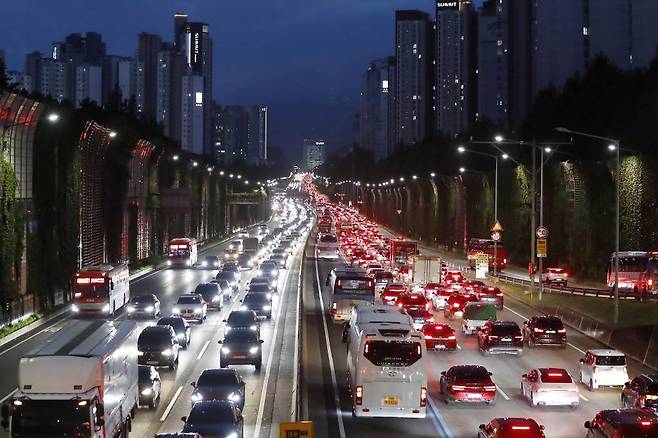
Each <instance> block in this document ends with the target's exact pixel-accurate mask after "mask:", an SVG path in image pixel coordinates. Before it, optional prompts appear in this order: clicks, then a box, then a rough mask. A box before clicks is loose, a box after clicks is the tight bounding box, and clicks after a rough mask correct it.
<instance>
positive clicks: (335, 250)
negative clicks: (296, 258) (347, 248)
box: [317, 233, 340, 260]
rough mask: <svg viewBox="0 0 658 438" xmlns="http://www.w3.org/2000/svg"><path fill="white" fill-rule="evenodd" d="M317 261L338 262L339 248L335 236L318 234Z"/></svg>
mask: <svg viewBox="0 0 658 438" xmlns="http://www.w3.org/2000/svg"><path fill="white" fill-rule="evenodd" d="M317 248H318V256H317V257H318V259H331V260H338V259H339V258H340V248H339V246H338V238H337V237H336V235H335V234H331V233H320V234H319V235H318V245H317Z"/></svg>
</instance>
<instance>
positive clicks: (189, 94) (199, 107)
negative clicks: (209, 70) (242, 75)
mask: <svg viewBox="0 0 658 438" xmlns="http://www.w3.org/2000/svg"><path fill="white" fill-rule="evenodd" d="M181 94H182V96H181V146H182V148H183V150H185V151H188V152H192V153H195V154H199V155H202V154H203V152H204V147H203V146H204V144H203V134H204V112H203V109H204V101H205V97H206V96H205V95H204V78H203V76H201V75H196V74H191V73H190V74H187V75H185V76H183V78H182V83H181Z"/></svg>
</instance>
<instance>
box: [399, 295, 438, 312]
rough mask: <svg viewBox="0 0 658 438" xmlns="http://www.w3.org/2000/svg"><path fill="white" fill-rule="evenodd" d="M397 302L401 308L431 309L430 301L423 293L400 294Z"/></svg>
mask: <svg viewBox="0 0 658 438" xmlns="http://www.w3.org/2000/svg"><path fill="white" fill-rule="evenodd" d="M395 304H396V305H397V306H398V307H400V308H401V309H405V310H409V309H425V310H430V303H429V302H428V301H427V298H425V297H424V296H423V295H421V294H404V295H400V296H399V297H398V299H397V300H396V301H395Z"/></svg>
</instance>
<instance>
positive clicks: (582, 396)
mask: <svg viewBox="0 0 658 438" xmlns="http://www.w3.org/2000/svg"><path fill="white" fill-rule="evenodd" d="M578 397H580V398H581V399H582V400H583V401H586V402H588V401H589V399H588V398H587V397H585V396H584V395H582V394H581V393H578Z"/></svg>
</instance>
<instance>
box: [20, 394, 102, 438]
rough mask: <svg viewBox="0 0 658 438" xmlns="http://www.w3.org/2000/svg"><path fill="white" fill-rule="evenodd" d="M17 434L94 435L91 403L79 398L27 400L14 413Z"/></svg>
mask: <svg viewBox="0 0 658 438" xmlns="http://www.w3.org/2000/svg"><path fill="white" fill-rule="evenodd" d="M11 428H12V433H13V434H16V436H44V435H43V434H44V431H48V434H49V435H52V436H60V437H66V436H71V437H73V436H91V435H90V432H91V431H90V414H89V406H79V405H78V400H24V401H23V404H22V405H21V406H17V407H15V409H14V412H13V415H12V417H11Z"/></svg>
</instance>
